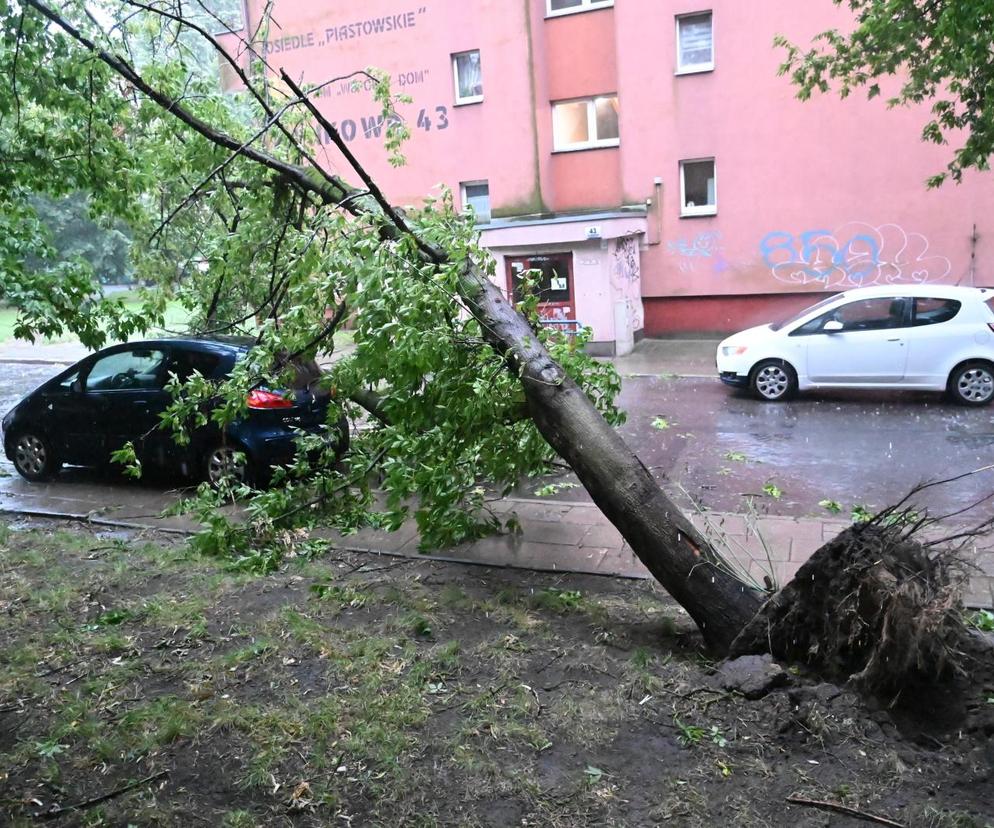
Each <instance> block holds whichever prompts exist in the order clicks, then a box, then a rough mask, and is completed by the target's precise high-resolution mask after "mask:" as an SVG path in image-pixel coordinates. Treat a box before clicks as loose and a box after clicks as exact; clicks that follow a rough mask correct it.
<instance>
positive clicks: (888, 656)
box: [732, 520, 976, 700]
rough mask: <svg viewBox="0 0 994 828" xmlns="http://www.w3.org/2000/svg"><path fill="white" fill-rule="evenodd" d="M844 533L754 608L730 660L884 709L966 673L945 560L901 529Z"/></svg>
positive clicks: (951, 557)
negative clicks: (873, 701)
mask: <svg viewBox="0 0 994 828" xmlns="http://www.w3.org/2000/svg"><path fill="white" fill-rule="evenodd" d="M885 523H886V522H881V521H877V522H871V523H868V524H864V525H856V526H853V527H851V528H849V529H846V530H845V531H844V532H842V533H841V534H840V535H839V536H838V537H836V538H835V539H834V540H832V541H830V542H829V543H827V544H825V545H824V546H823V547H821V549H819V550H818V551H817V552H816V553H815V554H814V555H813V556H812V557H811V558H810V560H808V561H807V563H805V564H804V565H803V566H802V567H801V569H800V571H799V572H798V573H797V576H796V577H795V578H794V580H793V581H791V582H790V583H789V584H788V585H787V586H786V587H784V588H783V589H782V590H780V591H779V592H778V593H777V594H776V595H774V596H773V597H772V598H771V599H770V600H769V601H767V602H766V604H764V606H763V607H762V609H761V610H760V611H759V613H757V615H756V617H755V618H754V619H753V620H752V621H751V622H750V623H749V624H748V625H747V626H746V627H745V628H744V629H743V631H742V632H741V633H740V634H739V636H738V637H737V638H736V639H735V641H734V642H733V644H732V655H733V656H735V655H744V654H749V653H766V652H768V653H772V654H773V655H774V656H775V657H777V658H781V659H784V660H786V661H790V662H793V663H800V664H805V665H808V666H809V667H810V668H811V669H812V670H814V671H816V672H817V673H819V674H820V675H822V676H825V677H826V678H829V679H832V680H835V681H839V682H844V681H852V682H853V683H854V684H855V685H856V686H858V687H859V688H860V689H861V690H862V691H863V692H864V693H867V694H870V695H873V696H876V697H878V698H881V699H891V700H894V699H896V698H898V697H899V696H900V695H901V694H902V693H908V692H909V690H911V689H912V688H924V687H930V686H931V687H935V686H937V685H939V684H940V683H948V680H949V679H951V678H954V677H955V676H957V675H962V674H964V673H965V672H966V671H967V670H968V669H969V666H970V665H968V664H967V663H966V660H967V659H968V656H967V651H968V650H969V651H971V652H975V651H976V642H975V641H974V640H972V638H971V635H970V633H969V632H968V631H967V629H966V628H965V626H964V623H963V620H962V606H961V603H960V598H959V596H960V587H961V585H962V579H963V575H962V568H961V567H960V566H959V565H958V561H957V559H956V556H955V554H953V553H951V552H949V551H940V550H938V549H936V548H935V547H933V546H931V545H925V544H923V543H922V542H920V541H919V540H918V539H917V538H916V536H915V534H914V531H913V530H909V529H908V525H907V522H906V521H902V520H897V521H895V522H893V523H892V524H891V525H885Z"/></svg>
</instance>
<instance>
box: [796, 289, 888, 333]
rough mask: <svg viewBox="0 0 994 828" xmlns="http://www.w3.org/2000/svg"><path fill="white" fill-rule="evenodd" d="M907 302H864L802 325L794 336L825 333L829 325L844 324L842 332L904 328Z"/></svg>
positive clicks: (845, 306)
mask: <svg viewBox="0 0 994 828" xmlns="http://www.w3.org/2000/svg"><path fill="white" fill-rule="evenodd" d="M907 311H908V302H907V300H905V299H901V298H899V297H891V296H886V297H880V298H878V299H861V300H859V301H858V302H849V303H848V304H846V305H842V306H841V307H838V308H836V309H835V310H832V311H829V312H828V313H825V314H822V315H821V316H819V317H817V318H816V319H812V320H811V321H810V322H806V323H805V324H803V325H801V327H800V328H798V329H797V330H796V331H794V332H793V333H792V334H791V336H794V335H800V336H803V335H806V334H817V333H822V332H823V330H824V328H825V323H826V322H841V323H842V331H843V332H846V333H851V332H854V331H884V330H890V329H892V328H905V327H907V326H908V320H907Z"/></svg>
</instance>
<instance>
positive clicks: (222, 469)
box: [206, 446, 248, 486]
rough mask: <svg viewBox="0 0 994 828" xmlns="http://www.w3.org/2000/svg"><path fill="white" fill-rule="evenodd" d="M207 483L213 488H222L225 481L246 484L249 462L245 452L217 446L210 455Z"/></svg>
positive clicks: (233, 447) (207, 463) (208, 458)
mask: <svg viewBox="0 0 994 828" xmlns="http://www.w3.org/2000/svg"><path fill="white" fill-rule="evenodd" d="M206 470H207V482H208V483H210V484H211V485H212V486H220V485H221V483H222V482H223V481H225V480H229V481H232V482H235V483H244V482H245V477H246V474H247V472H248V462H247V461H246V459H245V452H244V451H243V450H242V449H240V448H237V447H235V446H215V448H214V449H213V450H212V451H211V452H209V453H208V455H207V462H206Z"/></svg>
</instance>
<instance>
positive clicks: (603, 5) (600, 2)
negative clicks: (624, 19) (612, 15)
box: [545, 0, 614, 18]
mask: <svg viewBox="0 0 994 828" xmlns="http://www.w3.org/2000/svg"><path fill="white" fill-rule="evenodd" d="M612 6H614V0H580V5H579V6H573V7H572V8H568V9H556V10H553V8H552V0H545V16H546V17H547V18H549V17H562V16H563V15H567V14H580V13H582V12H588V11H596V10H597V9H610V8H611V7H612Z"/></svg>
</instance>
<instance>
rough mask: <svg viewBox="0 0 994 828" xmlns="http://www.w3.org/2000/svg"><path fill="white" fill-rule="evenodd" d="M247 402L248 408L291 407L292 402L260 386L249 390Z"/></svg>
mask: <svg viewBox="0 0 994 828" xmlns="http://www.w3.org/2000/svg"><path fill="white" fill-rule="evenodd" d="M247 402H248V407H249V408H293V403H292V402H291V401H290V400H288V399H287V398H286V397H282V396H280V395H279V394H274V393H273V392H272V391H265V390H263V389H262V388H257V389H256V390H255V391H249V395H248V400H247Z"/></svg>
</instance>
